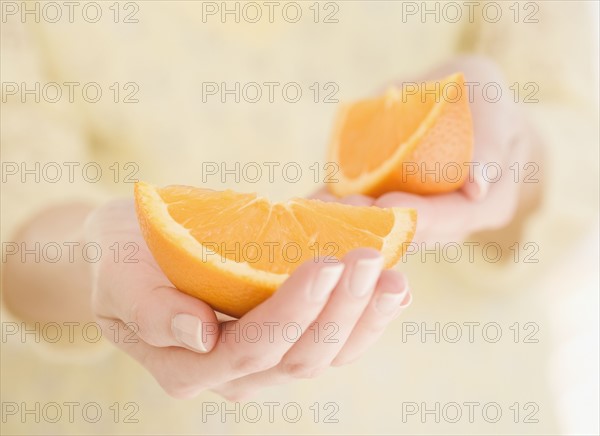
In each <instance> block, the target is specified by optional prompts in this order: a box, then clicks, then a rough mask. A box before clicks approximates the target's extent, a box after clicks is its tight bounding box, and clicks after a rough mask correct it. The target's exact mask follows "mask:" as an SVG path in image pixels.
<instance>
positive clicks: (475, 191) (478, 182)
mask: <svg viewBox="0 0 600 436" xmlns="http://www.w3.org/2000/svg"><path fill="white" fill-rule="evenodd" d="M489 187H490V184H489V183H488V181H487V180H486V179H485V178H484V177H483V175H482V174H479V173H475V174H474V175H473V182H472V183H469V185H468V187H467V190H468V193H469V196H470V197H471V198H472V199H473V200H476V201H479V200H483V199H484V198H485V196H486V195H487V193H488V189H489Z"/></svg>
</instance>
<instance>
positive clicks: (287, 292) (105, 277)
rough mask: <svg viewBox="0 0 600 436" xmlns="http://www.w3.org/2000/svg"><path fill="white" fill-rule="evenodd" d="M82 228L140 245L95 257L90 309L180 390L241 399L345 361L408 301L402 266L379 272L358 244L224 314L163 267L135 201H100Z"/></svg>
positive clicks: (164, 382)
mask: <svg viewBox="0 0 600 436" xmlns="http://www.w3.org/2000/svg"><path fill="white" fill-rule="evenodd" d="M86 235H87V240H88V241H90V242H96V243H98V244H100V245H101V246H102V247H103V250H104V249H105V247H106V250H108V247H111V246H112V247H121V248H123V249H125V247H127V251H128V252H129V253H131V252H132V249H131V247H132V246H133V247H137V248H138V250H137V253H135V255H133V256H132V257H131V258H130V259H129V261H128V262H126V261H125V260H124V257H123V256H119V260H120V261H119V262H115V258H114V257H113V256H111V257H110V259H109V258H108V257H103V258H102V259H101V261H100V262H98V263H97V264H94V266H93V283H94V286H93V298H92V300H93V310H94V312H95V314H96V316H97V318H98V320H99V322H100V325H101V327H102V329H103V332H104V334H105V336H106V337H107V338H109V339H111V340H113V341H114V342H115V343H116V345H117V346H119V347H120V348H122V349H123V350H125V352H127V353H129V354H130V355H131V356H133V357H134V358H135V359H137V360H138V361H139V362H140V363H141V364H142V365H143V366H145V367H146V369H148V370H149V371H150V373H152V375H153V376H154V377H155V378H156V380H157V381H158V382H159V383H160V385H161V386H162V387H163V388H164V389H165V391H166V392H167V393H169V394H170V395H172V396H174V397H177V398H190V397H194V396H195V395H197V394H198V393H200V392H201V391H203V390H205V389H211V390H213V391H215V392H218V393H220V394H222V395H223V396H224V397H226V398H228V399H240V398H242V397H246V396H248V395H250V394H252V393H253V392H255V391H257V390H259V389H261V388H263V387H265V386H268V385H270V384H277V383H285V382H287V381H290V380H292V379H295V378H304V377H313V376H315V375H317V374H319V373H320V372H321V371H323V370H324V369H326V368H327V367H329V366H337V365H343V364H345V363H348V362H350V361H352V360H354V359H356V358H357V357H359V356H360V355H361V354H362V353H363V352H364V351H365V350H366V349H367V348H369V346H371V345H372V344H373V343H374V342H375V341H376V340H377V338H378V337H379V336H380V335H381V333H382V332H383V330H384V329H385V327H386V326H387V324H388V323H389V322H390V321H391V320H393V319H394V318H395V317H396V316H397V315H398V314H399V313H400V312H401V310H402V308H404V307H406V306H408V304H409V303H410V301H411V295H410V293H409V290H408V286H407V282H406V279H405V278H404V276H403V275H402V274H401V273H399V272H396V271H389V270H385V271H383V270H382V265H383V259H382V257H381V255H380V253H378V252H377V251H374V250H371V249H358V250H354V251H353V252H351V253H349V254H347V255H346V256H345V257H344V258H343V259H342V260H340V261H339V262H335V263H331V261H328V262H325V261H323V260H317V261H309V262H306V263H305V264H303V265H300V266H299V267H298V268H297V269H296V271H295V272H294V273H293V274H292V275H291V276H290V277H289V279H288V280H287V281H286V282H285V283H284V284H283V285H282V286H281V288H280V289H279V290H278V291H277V292H276V293H275V294H274V295H273V296H272V297H271V298H269V299H268V300H267V301H265V302H264V303H262V304H261V305H259V306H258V307H256V308H255V309H253V310H252V311H250V312H248V313H247V314H246V315H244V316H243V317H242V318H240V319H239V320H232V319H230V320H228V321H223V322H220V321H219V320H218V318H217V314H216V313H215V312H214V311H213V310H212V309H211V308H210V307H209V306H208V305H207V304H205V303H203V302H202V301H200V300H198V299H196V298H194V297H191V296H189V295H186V294H184V293H182V292H180V291H178V290H177V289H175V288H174V287H173V285H172V284H171V283H170V282H169V280H168V279H167V278H166V277H165V276H164V274H163V273H162V271H161V270H160V269H159V267H158V265H157V264H156V262H155V261H154V258H153V257H152V254H151V253H150V251H149V250H148V248H147V246H146V244H145V242H144V240H143V238H142V235H141V233H140V230H139V227H138V223H137V219H136V216H135V211H134V205H133V202H132V201H131V200H119V201H113V202H111V203H109V204H107V205H106V206H104V207H102V208H100V209H98V210H96V211H95V212H94V213H93V214H92V215H91V216H90V217H89V219H88V221H87V223H86ZM115 243H117V244H118V245H116V246H115V245H114V244H115ZM126 244H129V245H127V246H126ZM132 244H133V245H132Z"/></svg>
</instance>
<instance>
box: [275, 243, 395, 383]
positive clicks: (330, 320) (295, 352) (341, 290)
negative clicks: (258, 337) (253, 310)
mask: <svg viewBox="0 0 600 436" xmlns="http://www.w3.org/2000/svg"><path fill="white" fill-rule="evenodd" d="M342 261H343V263H344V265H345V266H346V267H345V270H344V274H343V275H342V278H341V279H340V281H339V283H338V285H337V287H336V288H335V290H334V291H333V293H332V295H331V298H330V299H329V301H328V302H327V305H326V306H325V308H324V309H323V311H322V312H321V314H320V315H319V317H318V318H317V319H316V321H315V324H314V325H313V327H312V328H311V331H309V332H306V333H305V334H304V335H303V336H302V337H301V338H300V340H299V341H298V342H297V343H296V344H295V345H294V346H293V347H292V348H291V349H290V351H289V352H288V353H287V354H286V355H285V356H284V357H283V359H282V362H281V364H280V365H278V367H277V370H278V371H279V372H280V373H281V374H282V375H283V376H284V377H286V378H289V377H290V376H292V377H301V378H302V377H310V376H314V375H316V374H318V373H319V372H321V371H323V370H324V369H326V368H327V367H328V366H329V365H330V364H331V362H332V361H333V359H334V358H335V356H337V354H338V353H339V351H340V350H341V349H342V347H343V346H344V344H345V343H346V340H347V339H348V338H349V337H350V334H351V333H352V330H353V328H354V326H355V325H356V323H357V322H358V320H359V319H360V317H361V315H362V313H363V311H364V310H365V307H366V306H367V305H368V304H369V301H370V299H371V295H372V293H373V290H374V289H375V285H376V284H377V280H378V279H379V276H380V274H381V272H382V268H383V256H382V255H381V253H380V252H378V251H376V250H373V249H370V248H359V249H357V250H353V251H351V252H350V253H348V254H347V255H346V256H344V258H343V259H342Z"/></svg>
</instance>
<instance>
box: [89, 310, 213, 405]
mask: <svg viewBox="0 0 600 436" xmlns="http://www.w3.org/2000/svg"><path fill="white" fill-rule="evenodd" d="M98 323H99V324H100V327H101V328H102V332H103V334H104V336H105V337H107V338H109V339H110V340H111V341H112V342H113V343H114V344H115V345H116V346H117V347H118V348H120V349H121V350H123V351H124V352H125V353H127V354H128V355H130V356H131V357H133V358H134V359H135V360H136V361H138V362H139V363H140V364H141V365H142V366H143V367H144V368H146V370H147V371H148V372H150V374H152V376H153V377H154V378H155V379H156V381H157V382H158V384H159V385H160V386H161V387H162V388H163V389H164V390H165V392H166V393H167V394H169V395H171V396H172V397H175V398H178V399H190V398H193V397H195V396H197V395H198V394H199V393H200V392H201V391H202V390H203V388H202V387H201V386H198V385H195V384H190V383H185V382H184V381H180V380H179V379H181V378H182V375H185V374H188V373H189V372H191V371H193V369H194V365H193V362H194V361H195V360H197V359H199V358H202V357H204V355H202V354H198V353H196V352H194V351H190V350H187V349H185V348H181V347H170V348H157V347H154V346H152V345H149V344H148V343H146V342H145V341H144V340H142V339H141V338H140V337H139V336H138V335H137V334H136V333H135V328H133V326H131V325H129V326H128V325H126V324H125V323H123V321H121V320H118V319H109V318H103V317H98Z"/></svg>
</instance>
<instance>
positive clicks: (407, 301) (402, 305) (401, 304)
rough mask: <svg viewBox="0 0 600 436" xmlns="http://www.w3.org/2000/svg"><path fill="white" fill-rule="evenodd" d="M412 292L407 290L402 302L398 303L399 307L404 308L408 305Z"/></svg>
mask: <svg viewBox="0 0 600 436" xmlns="http://www.w3.org/2000/svg"><path fill="white" fill-rule="evenodd" d="M412 300H413V299H412V294H411V293H410V292H409V293H408V295H407V296H406V297H404V300H403V301H402V303H400V308H401V309H405V308H407V307H408V306H410V303H412Z"/></svg>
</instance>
